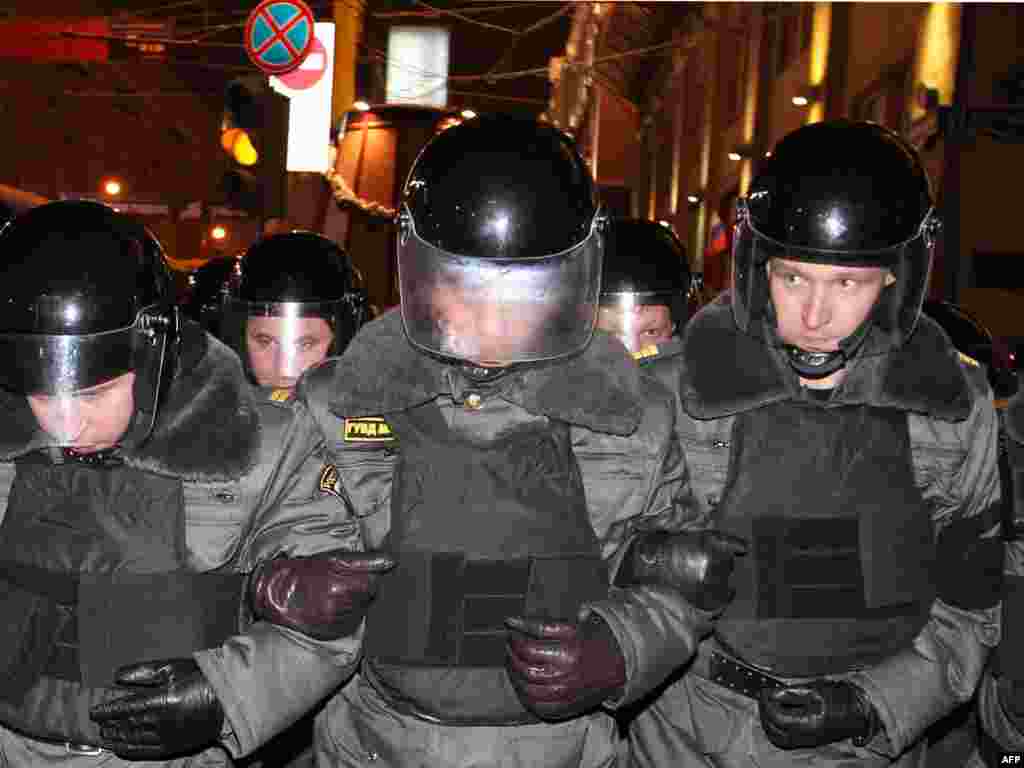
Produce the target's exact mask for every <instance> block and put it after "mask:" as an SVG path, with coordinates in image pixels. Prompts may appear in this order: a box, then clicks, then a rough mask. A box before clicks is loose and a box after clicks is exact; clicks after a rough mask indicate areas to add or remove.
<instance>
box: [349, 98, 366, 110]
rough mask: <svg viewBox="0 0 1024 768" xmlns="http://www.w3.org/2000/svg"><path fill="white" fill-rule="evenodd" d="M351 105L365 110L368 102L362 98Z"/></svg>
mask: <svg viewBox="0 0 1024 768" xmlns="http://www.w3.org/2000/svg"><path fill="white" fill-rule="evenodd" d="M352 106H353V107H355V108H356V109H358V110H359V111H360V112H366V111H367V110H368V109H369V108H370V105H369V103H368V102H365V101H363V100H362V99H359V101H357V102H355V103H353V104H352Z"/></svg>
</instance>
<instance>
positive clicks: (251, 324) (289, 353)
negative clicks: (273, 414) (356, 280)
mask: <svg viewBox="0 0 1024 768" xmlns="http://www.w3.org/2000/svg"><path fill="white" fill-rule="evenodd" d="M345 305H346V303H345V301H344V300H338V301H321V302H308V301H305V302H300V301H276V302H256V301H245V300H241V299H228V300H227V301H226V305H225V315H224V320H225V327H226V329H227V335H226V338H228V339H237V340H238V346H237V350H238V352H239V354H240V355H241V356H242V359H243V360H244V361H245V362H246V365H247V367H248V370H249V373H250V375H251V376H252V377H253V379H254V380H255V382H256V384H257V385H259V386H261V387H273V388H275V389H291V388H293V387H294V386H295V383H296V382H297V381H298V379H299V377H300V376H301V375H302V374H303V372H305V371H306V369H307V368H310V367H312V366H314V365H316V364H317V363H319V362H321V361H323V360H324V359H325V358H326V357H328V356H329V355H330V354H333V347H332V344H333V343H334V341H335V339H336V338H337V336H338V333H339V330H340V331H342V333H343V334H347V333H349V330H348V329H347V328H344V329H341V328H339V324H341V323H343V322H344V318H346V317H348V315H349V314H351V313H346V312H344V311H343V310H344V309H345Z"/></svg>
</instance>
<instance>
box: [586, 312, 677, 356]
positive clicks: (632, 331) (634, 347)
mask: <svg viewBox="0 0 1024 768" xmlns="http://www.w3.org/2000/svg"><path fill="white" fill-rule="evenodd" d="M597 327H598V328H600V329H602V330H605V331H608V333H610V334H612V335H614V336H617V337H618V339H619V341H621V342H622V343H623V344H625V345H626V349H628V350H629V351H630V352H639V351H640V350H641V349H643V348H644V347H646V346H649V345H651V344H664V343H665V342H666V341H668V340H669V339H671V338H672V333H673V331H674V330H675V328H674V327H673V325H672V311H671V310H670V309H669V308H668V307H667V306H665V305H664V304H639V305H636V306H631V307H617V306H616V307H601V308H600V309H599V310H598V312H597Z"/></svg>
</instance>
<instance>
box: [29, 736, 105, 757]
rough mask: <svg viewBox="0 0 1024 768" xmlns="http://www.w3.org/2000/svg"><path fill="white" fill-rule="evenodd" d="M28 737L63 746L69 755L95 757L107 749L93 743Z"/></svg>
mask: <svg viewBox="0 0 1024 768" xmlns="http://www.w3.org/2000/svg"><path fill="white" fill-rule="evenodd" d="M29 738H32V739H35V740H36V741H42V742H45V743H47V744H55V745H57V746H58V747H64V750H65V751H66V752H67V753H68V754H69V755H86V756H90V757H95V756H96V755H102V754H104V753H105V752H109V750H107V749H104V748H103V747H97V746H96V745H94V744H83V743H81V742H78V741H61V740H60V739H48V738H43V737H40V736H30V737H29Z"/></svg>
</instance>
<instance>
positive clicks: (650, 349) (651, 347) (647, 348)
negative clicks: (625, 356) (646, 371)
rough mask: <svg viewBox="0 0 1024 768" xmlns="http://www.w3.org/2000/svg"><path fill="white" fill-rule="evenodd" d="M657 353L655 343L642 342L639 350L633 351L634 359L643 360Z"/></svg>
mask: <svg viewBox="0 0 1024 768" xmlns="http://www.w3.org/2000/svg"><path fill="white" fill-rule="evenodd" d="M656 354H658V345H657V344H644V345H643V346H642V347H640V349H639V350H637V351H636V352H634V353H633V359H634V360H645V359H647V358H648V357H654V356H655V355H656Z"/></svg>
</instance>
